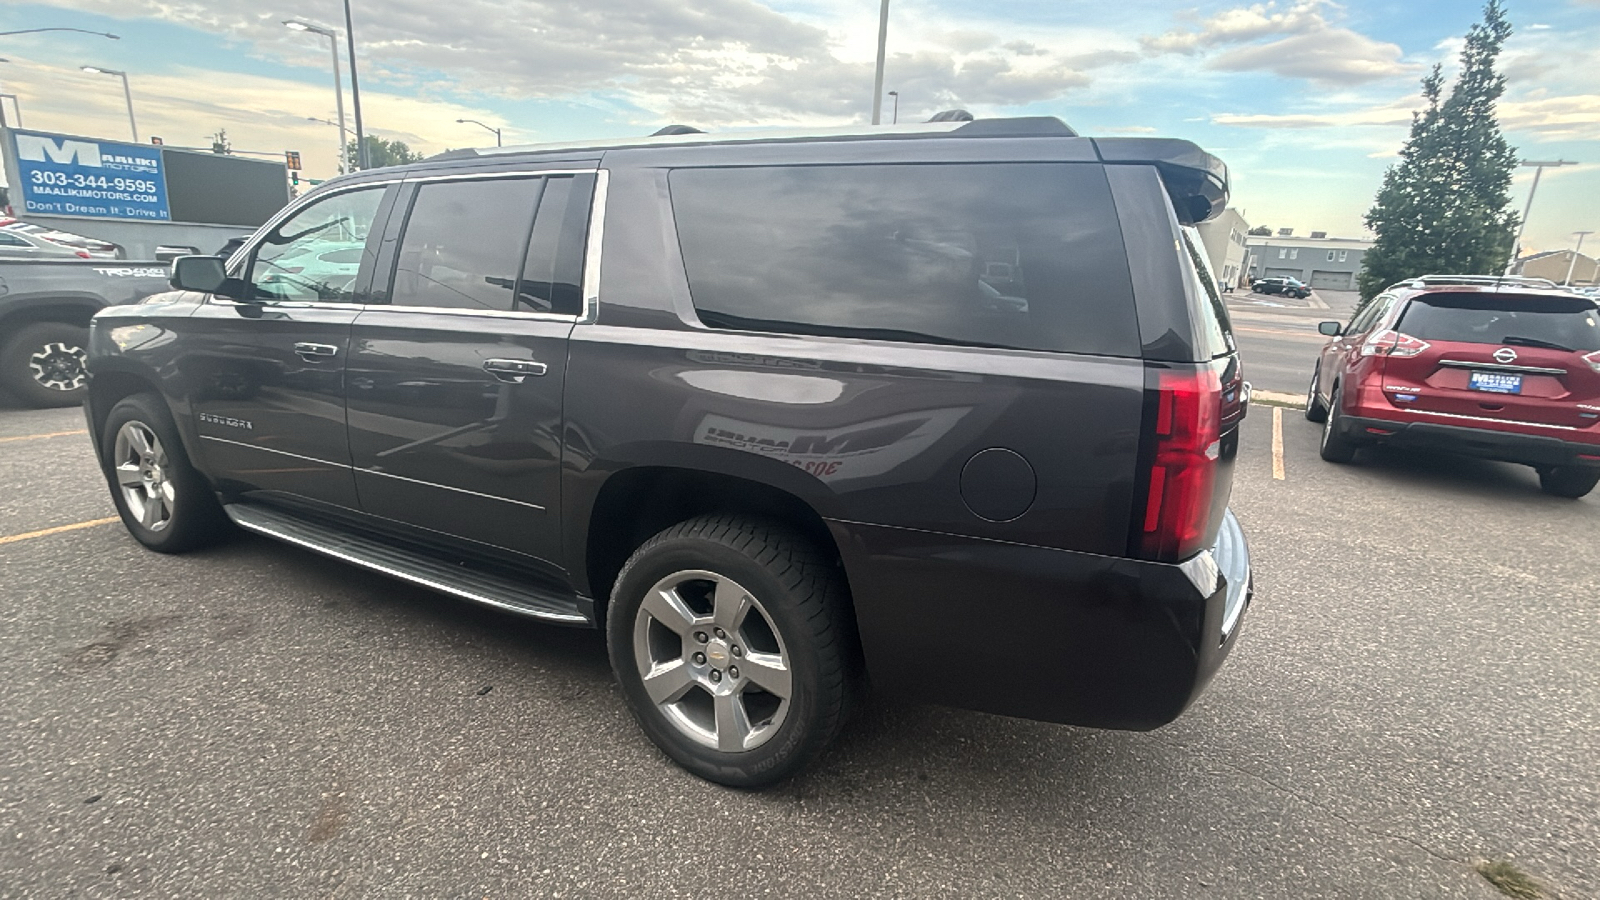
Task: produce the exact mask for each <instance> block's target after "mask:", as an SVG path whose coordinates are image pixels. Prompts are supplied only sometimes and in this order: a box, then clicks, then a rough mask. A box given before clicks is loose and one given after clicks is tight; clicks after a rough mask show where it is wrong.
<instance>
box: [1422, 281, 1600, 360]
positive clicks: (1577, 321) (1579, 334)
mask: <svg viewBox="0 0 1600 900" xmlns="http://www.w3.org/2000/svg"><path fill="white" fill-rule="evenodd" d="M1395 329H1396V330H1398V331H1400V332H1402V333H1404V334H1408V335H1410V336H1412V337H1414V338H1418V339H1419V340H1424V341H1455V342H1459V343H1463V344H1496V345H1502V346H1512V347H1515V346H1519V345H1521V346H1545V347H1551V348H1556V349H1566V350H1581V351H1583V352H1585V353H1588V352H1591V351H1594V350H1600V311H1597V310H1596V307H1595V304H1594V301H1592V300H1586V299H1584V298H1582V297H1541V296H1530V295H1518V294H1499V293H1489V292H1475V293H1460V294H1447V293H1439V294H1424V295H1422V296H1419V297H1414V298H1412V300H1411V302H1410V303H1409V304H1407V306H1406V309H1405V312H1403V313H1402V314H1401V316H1400V321H1399V322H1398V323H1396V325H1395Z"/></svg>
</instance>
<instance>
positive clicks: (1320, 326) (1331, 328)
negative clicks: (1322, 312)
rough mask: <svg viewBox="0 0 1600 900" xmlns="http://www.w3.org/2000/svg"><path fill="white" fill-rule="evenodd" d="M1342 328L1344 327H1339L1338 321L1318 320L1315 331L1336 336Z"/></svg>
mask: <svg viewBox="0 0 1600 900" xmlns="http://www.w3.org/2000/svg"><path fill="white" fill-rule="evenodd" d="M1343 330H1344V329H1342V328H1340V327H1339V323H1338V322H1318V323H1317V331H1319V332H1321V333H1323V334H1325V335H1327V336H1328V337H1338V336H1339V333H1340V332H1341V331H1343Z"/></svg>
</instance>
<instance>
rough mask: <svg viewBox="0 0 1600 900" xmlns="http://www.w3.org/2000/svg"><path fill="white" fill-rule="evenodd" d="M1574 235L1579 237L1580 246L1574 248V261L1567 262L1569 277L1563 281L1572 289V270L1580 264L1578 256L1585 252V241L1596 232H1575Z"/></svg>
mask: <svg viewBox="0 0 1600 900" xmlns="http://www.w3.org/2000/svg"><path fill="white" fill-rule="evenodd" d="M1573 234H1575V235H1577V236H1578V246H1576V247H1574V248H1572V259H1571V260H1569V261H1568V262H1567V277H1566V278H1564V279H1562V281H1561V283H1562V284H1564V285H1566V286H1567V287H1572V269H1573V267H1575V266H1577V264H1578V254H1579V253H1580V252H1582V251H1583V239H1584V238H1586V237H1588V236H1589V235H1591V234H1594V232H1592V231H1574V232H1573Z"/></svg>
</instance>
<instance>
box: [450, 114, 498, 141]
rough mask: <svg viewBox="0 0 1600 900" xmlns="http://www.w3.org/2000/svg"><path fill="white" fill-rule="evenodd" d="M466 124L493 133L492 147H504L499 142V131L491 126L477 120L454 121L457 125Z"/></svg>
mask: <svg viewBox="0 0 1600 900" xmlns="http://www.w3.org/2000/svg"><path fill="white" fill-rule="evenodd" d="M468 122H470V123H472V124H473V125H476V126H478V127H479V128H486V129H488V130H490V131H492V132H494V145H495V146H496V147H504V146H505V144H503V143H501V141H500V129H498V128H496V127H494V126H493V125H485V124H483V123H482V122H479V121H478V120H477V119H457V120H456V124H457V125H465V124H467V123H468Z"/></svg>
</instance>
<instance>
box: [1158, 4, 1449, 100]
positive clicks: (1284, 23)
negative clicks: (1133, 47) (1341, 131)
mask: <svg viewBox="0 0 1600 900" xmlns="http://www.w3.org/2000/svg"><path fill="white" fill-rule="evenodd" d="M1338 9H1339V7H1338V6H1336V5H1334V4H1333V3H1332V2H1330V0H1298V2H1296V3H1294V4H1293V5H1291V6H1289V7H1287V8H1282V9H1280V8H1279V6H1278V4H1276V3H1257V4H1255V5H1253V6H1244V7H1236V8H1234V9H1228V10H1224V11H1222V12H1220V13H1217V14H1216V15H1213V16H1211V17H1210V18H1208V19H1205V20H1204V21H1203V22H1201V23H1200V26H1199V28H1198V29H1190V30H1176V31H1169V32H1166V33H1165V34H1161V35H1157V36H1154V37H1145V38H1141V39H1140V44H1141V46H1143V47H1144V49H1145V51H1146V52H1147V53H1150V54H1153V55H1160V54H1167V53H1182V54H1189V55H1202V56H1207V57H1208V58H1207V60H1206V62H1205V65H1206V66H1207V67H1208V68H1212V69H1218V70H1222V71H1227V72H1254V71H1262V72H1272V73H1274V74H1277V75H1281V76H1283V77H1285V78H1305V79H1309V80H1311V81H1316V82H1320V83H1325V84H1361V83H1364V82H1368V81H1376V80H1379V79H1383V78H1392V77H1395V76H1399V75H1407V74H1410V73H1412V72H1414V71H1416V70H1417V67H1416V66H1414V65H1411V64H1409V63H1406V62H1405V61H1404V60H1403V58H1402V52H1401V49H1400V47H1399V46H1397V45H1395V44H1391V43H1388V42H1385V41H1379V40H1374V39H1373V38H1370V37H1367V36H1366V35H1364V34H1361V33H1359V32H1356V31H1353V30H1351V29H1349V28H1344V27H1340V26H1338V25H1335V24H1333V23H1332V22H1331V21H1330V19H1329V16H1328V15H1327V13H1328V12H1329V11H1337V10H1338ZM1267 38H1271V40H1264V39H1267Z"/></svg>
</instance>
